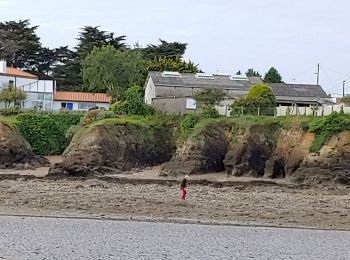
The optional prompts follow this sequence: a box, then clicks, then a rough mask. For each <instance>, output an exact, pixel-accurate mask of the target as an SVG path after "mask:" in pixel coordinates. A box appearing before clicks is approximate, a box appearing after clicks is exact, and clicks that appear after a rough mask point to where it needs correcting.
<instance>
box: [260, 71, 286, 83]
mask: <svg viewBox="0 0 350 260" xmlns="http://www.w3.org/2000/svg"><path fill="white" fill-rule="evenodd" d="M264 82H266V83H282V82H283V81H282V77H281V75H280V74H279V72H278V71H277V70H276V69H275V68H274V67H271V68H270V69H269V71H268V72H267V73H266V74H265V77H264Z"/></svg>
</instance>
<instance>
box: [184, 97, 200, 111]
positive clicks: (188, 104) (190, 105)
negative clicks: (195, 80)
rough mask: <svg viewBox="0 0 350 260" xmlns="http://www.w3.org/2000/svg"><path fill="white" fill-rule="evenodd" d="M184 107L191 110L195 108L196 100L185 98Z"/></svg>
mask: <svg viewBox="0 0 350 260" xmlns="http://www.w3.org/2000/svg"><path fill="white" fill-rule="evenodd" d="M186 109H191V110H195V109H197V103H196V100H194V99H192V98H188V99H186Z"/></svg>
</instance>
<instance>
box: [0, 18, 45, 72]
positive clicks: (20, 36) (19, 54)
mask: <svg viewBox="0 0 350 260" xmlns="http://www.w3.org/2000/svg"><path fill="white" fill-rule="evenodd" d="M37 28H38V26H31V25H30V23H29V20H20V21H18V22H17V21H9V22H0V57H1V58H4V59H6V61H7V64H8V65H10V66H13V67H15V68H20V69H24V70H29V69H30V68H31V66H33V65H34V64H35V58H36V57H37V55H38V53H39V50H40V47H41V43H40V38H39V37H38V36H37V35H36V32H35V31H36V29H37Z"/></svg>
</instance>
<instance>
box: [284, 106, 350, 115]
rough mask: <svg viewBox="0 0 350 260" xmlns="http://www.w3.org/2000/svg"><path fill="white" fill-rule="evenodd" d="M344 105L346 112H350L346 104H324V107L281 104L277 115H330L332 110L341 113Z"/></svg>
mask: <svg viewBox="0 0 350 260" xmlns="http://www.w3.org/2000/svg"><path fill="white" fill-rule="evenodd" d="M342 107H343V111H344V113H345V114H350V107H347V106H344V105H334V106H324V107H318V108H311V107H292V106H290V107H288V106H279V107H277V116H288V115H301V116H304V115H306V116H312V115H314V116H328V115H330V114H331V113H332V112H338V113H339V112H340V111H341V109H342Z"/></svg>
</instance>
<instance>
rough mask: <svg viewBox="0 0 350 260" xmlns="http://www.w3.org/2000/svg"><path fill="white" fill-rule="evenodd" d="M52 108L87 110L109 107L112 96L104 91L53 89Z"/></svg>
mask: <svg viewBox="0 0 350 260" xmlns="http://www.w3.org/2000/svg"><path fill="white" fill-rule="evenodd" d="M53 99H54V103H53V110H54V111H59V110H71V111H87V110H89V109H90V108H93V107H98V108H104V109H107V110H108V109H109V104H110V103H111V101H112V98H111V97H110V96H108V95H107V94H105V93H87V92H68V91H55V93H54V97H53Z"/></svg>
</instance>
